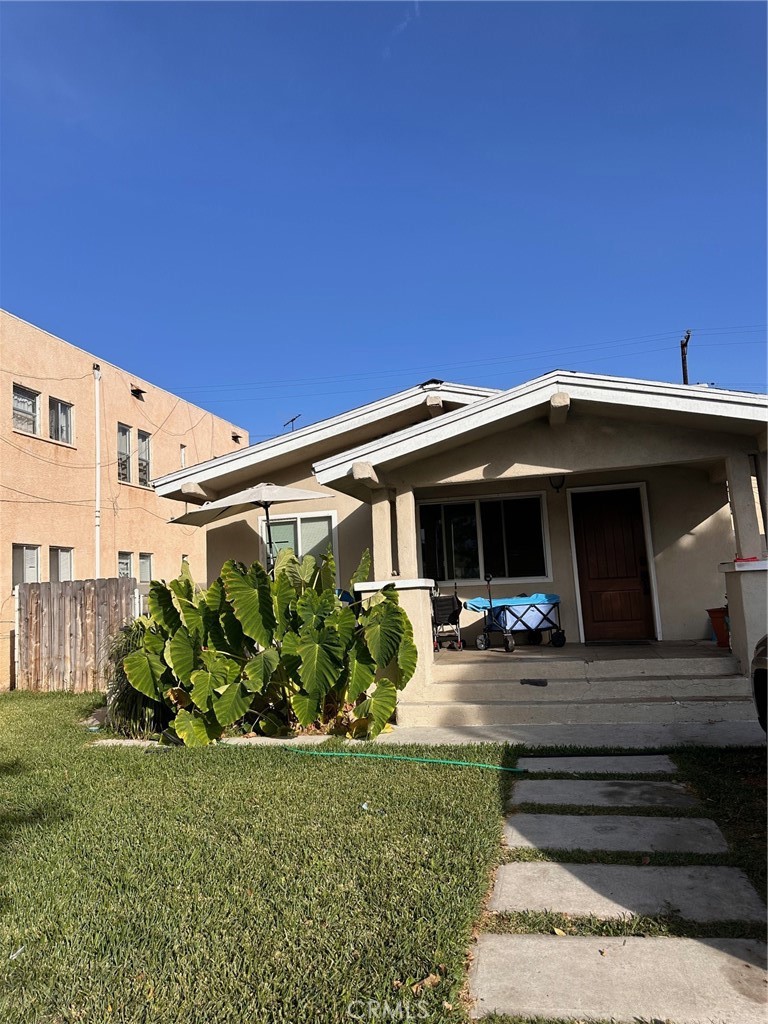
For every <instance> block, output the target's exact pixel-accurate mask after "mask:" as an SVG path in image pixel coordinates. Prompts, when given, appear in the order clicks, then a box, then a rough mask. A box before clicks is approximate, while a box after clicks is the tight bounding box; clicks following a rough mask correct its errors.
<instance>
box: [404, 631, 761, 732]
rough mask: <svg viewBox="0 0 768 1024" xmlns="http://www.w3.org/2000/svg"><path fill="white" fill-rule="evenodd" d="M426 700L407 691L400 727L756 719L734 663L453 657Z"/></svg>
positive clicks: (438, 671) (425, 691) (435, 673)
mask: <svg viewBox="0 0 768 1024" xmlns="http://www.w3.org/2000/svg"><path fill="white" fill-rule="evenodd" d="M451 653H452V657H450V658H446V657H445V655H443V656H441V657H440V658H439V659H437V660H436V661H435V662H434V663H433V665H432V666H431V669H432V679H431V681H430V682H428V683H427V684H426V685H425V686H424V687H423V688H422V690H421V692H420V693H419V694H418V696H417V695H416V694H415V693H414V694H413V696H411V695H410V694H409V693H408V691H407V690H406V691H405V693H404V694H403V696H402V698H401V701H400V703H399V705H398V711H397V721H398V725H402V726H406V727H410V726H487V725H518V724H541V725H589V724H596V725H597V724H611V723H625V724H627V723H632V722H642V723H646V724H659V725H661V724H668V723H677V722H711V721H713V720H714V721H728V722H741V721H752V720H753V718H754V708H753V705H752V696H751V694H752V690H751V686H750V682H749V680H748V679H747V678H745V677H744V676H742V675H741V674H740V673H739V669H738V663H737V662H736V659H735V658H733V657H731V656H723V657H712V656H710V657H704V658H702V657H691V658H680V657H676V658H661V657H654V658H633V657H622V658H616V659H615V660H612V659H608V658H604V659H601V660H595V661H588V660H586V659H585V657H584V655H583V654H582V655H581V656H573V657H570V656H569V657H562V656H561V657H552V658H543V657H541V656H540V655H538V656H535V657H530V656H529V657H526V655H525V654H524V653H523V651H522V650H521V651H519V652H518V651H516V652H514V653H511V654H504V653H501V652H495V651H494V652H473V651H456V652H451Z"/></svg>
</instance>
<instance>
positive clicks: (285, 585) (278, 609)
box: [272, 552, 296, 640]
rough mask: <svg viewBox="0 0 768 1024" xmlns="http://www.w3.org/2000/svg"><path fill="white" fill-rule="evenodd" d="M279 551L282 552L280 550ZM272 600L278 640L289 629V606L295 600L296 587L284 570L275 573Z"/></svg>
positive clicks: (290, 606) (290, 616)
mask: <svg viewBox="0 0 768 1024" xmlns="http://www.w3.org/2000/svg"><path fill="white" fill-rule="evenodd" d="M280 553H281V554H282V552H280ZM272 602H273V604H274V607H275V620H276V623H277V626H276V631H275V635H276V637H277V639H278V640H279V639H280V638H281V637H283V636H284V635H285V633H286V631H287V630H288V629H290V625H291V620H292V614H291V608H292V606H293V605H294V604H295V602H296V588H295V587H294V586H293V584H292V582H291V579H290V577H289V576H288V574H287V573H285V572H280V573H276V574H275V582H274V583H273V584H272Z"/></svg>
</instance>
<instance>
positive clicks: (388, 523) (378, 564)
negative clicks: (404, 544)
mask: <svg viewBox="0 0 768 1024" xmlns="http://www.w3.org/2000/svg"><path fill="white" fill-rule="evenodd" d="M371 528H372V533H373V552H372V553H373V575H374V578H375V579H377V580H390V579H391V578H392V509H391V505H390V501H389V493H388V492H387V491H386V490H384V489H380V490H377V491H374V492H373V500H372V501H371Z"/></svg>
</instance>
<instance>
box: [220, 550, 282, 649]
mask: <svg viewBox="0 0 768 1024" xmlns="http://www.w3.org/2000/svg"><path fill="white" fill-rule="evenodd" d="M221 579H222V582H223V583H224V589H225V591H226V594H227V598H228V599H229V601H230V602H231V603H232V606H233V608H234V610H235V614H236V615H237V617H238V619H239V620H240V625H241V626H242V627H243V632H244V633H245V634H246V635H247V636H249V637H251V639H253V640H255V641H256V643H257V644H260V645H261V646H262V647H269V646H271V644H272V638H273V636H274V632H275V626H276V622H275V609H274V607H273V605H272V591H271V581H270V579H269V576H268V575H267V574H266V572H265V571H264V569H263V567H262V566H261V565H259V563H258V562H254V563H253V565H252V566H251V567H250V569H249V570H248V572H247V573H243V572H242V571H241V569H240V568H239V567H238V566H237V565H236V563H235V562H231V561H230V562H227V563H226V564H225V565H224V567H223V569H222V570H221Z"/></svg>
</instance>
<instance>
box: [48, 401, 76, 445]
mask: <svg viewBox="0 0 768 1024" xmlns="http://www.w3.org/2000/svg"><path fill="white" fill-rule="evenodd" d="M48 420H49V426H50V436H51V440H52V441H61V442H62V443H63V444H72V406H71V405H69V403H67V402H61V401H59V399H58V398H49V399H48Z"/></svg>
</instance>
